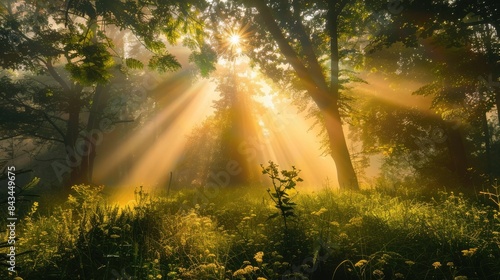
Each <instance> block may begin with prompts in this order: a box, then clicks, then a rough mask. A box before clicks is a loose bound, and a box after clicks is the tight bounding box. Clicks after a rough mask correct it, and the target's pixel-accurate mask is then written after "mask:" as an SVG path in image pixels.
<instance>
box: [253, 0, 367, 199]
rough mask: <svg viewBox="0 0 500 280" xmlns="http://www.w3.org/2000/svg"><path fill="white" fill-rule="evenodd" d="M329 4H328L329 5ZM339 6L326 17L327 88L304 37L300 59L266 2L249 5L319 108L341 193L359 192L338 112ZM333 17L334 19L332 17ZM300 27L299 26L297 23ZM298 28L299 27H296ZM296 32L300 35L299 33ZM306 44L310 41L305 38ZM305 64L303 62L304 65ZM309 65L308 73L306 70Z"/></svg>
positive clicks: (331, 8) (340, 7) (331, 9)
mask: <svg viewBox="0 0 500 280" xmlns="http://www.w3.org/2000/svg"><path fill="white" fill-rule="evenodd" d="M330 2H331V1H330ZM345 3H347V2H343V4H342V5H340V6H339V7H338V9H337V10H336V9H335V8H334V7H333V6H332V7H330V12H329V13H328V15H329V23H328V25H329V26H328V27H329V33H330V36H331V51H332V53H331V54H330V56H331V59H332V60H331V65H332V69H331V79H330V87H328V85H327V84H326V82H325V77H324V76H323V74H322V73H321V71H318V69H321V68H320V67H319V63H318V60H317V58H315V57H314V56H313V52H311V51H310V50H309V51H308V50H307V48H308V47H310V45H309V46H308V44H304V42H303V41H302V40H303V39H304V37H303V36H302V37H301V36H300V35H299V39H301V43H302V47H303V48H304V49H305V52H306V53H305V56H306V58H303V57H300V56H299V55H298V54H297V52H296V51H295V50H294V49H293V48H292V47H291V46H290V44H289V42H288V40H287V39H286V38H285V37H284V35H283V33H282V31H281V29H280V27H279V26H278V24H277V23H276V21H275V20H274V17H273V14H272V12H271V10H270V8H269V7H268V6H267V5H266V3H265V1H263V0H258V1H252V2H251V4H252V5H254V6H255V8H256V9H257V11H258V12H259V15H260V17H261V20H262V22H263V23H264V25H265V26H266V27H267V29H268V30H269V32H270V33H271V35H272V36H273V38H274V40H275V41H276V43H277V44H278V47H279V49H280V51H281V53H282V54H283V55H284V56H285V58H286V60H287V62H288V63H289V64H290V65H291V66H292V68H293V69H294V71H295V73H296V74H297V76H298V78H299V79H300V80H301V82H302V85H303V86H304V87H305V88H306V90H307V93H308V94H309V95H310V96H311V97H312V99H313V100H314V102H315V103H316V104H317V106H318V108H319V109H320V110H321V112H322V114H323V117H324V120H325V129H326V131H327V134H328V137H329V142H330V149H331V156H332V158H333V160H334V161H335V165H336V168H337V176H338V177H337V178H338V182H339V187H340V188H341V189H353V190H358V189H359V184H358V180H357V177H356V172H355V171H354V167H353V165H352V162H351V158H350V155H349V150H348V149H347V143H346V139H345V135H344V131H343V129H342V121H341V117H340V112H339V104H338V97H339V91H340V85H339V79H338V77H339V67H338V63H339V56H338V41H337V39H338V38H337V37H338V34H337V28H336V20H337V15H338V14H339V12H338V11H339V10H342V9H343V5H344V6H345ZM332 16H333V17H332ZM299 24H300V23H299ZM299 28H300V26H299ZM299 32H301V31H300V30H299ZM305 40H309V39H308V38H307V39H305ZM304 60H306V61H305V62H304ZM306 65H308V67H309V69H308V68H307V67H306Z"/></svg>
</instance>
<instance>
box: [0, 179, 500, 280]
mask: <svg viewBox="0 0 500 280" xmlns="http://www.w3.org/2000/svg"><path fill="white" fill-rule="evenodd" d="M102 191H103V188H102V187H89V186H78V187H74V189H73V193H72V194H71V195H70V196H69V197H68V198H67V199H66V201H65V202H63V203H60V204H59V205H42V204H44V203H45V204H46V202H43V201H40V203H37V202H31V203H30V204H29V207H28V208H30V209H28V210H27V211H26V213H25V215H24V217H22V218H20V219H19V220H18V223H17V227H16V235H17V236H16V237H17V238H18V239H17V242H16V252H17V256H16V271H17V275H14V274H10V275H8V270H7V268H3V267H2V268H1V269H2V271H1V272H0V278H1V279H14V277H15V276H18V278H17V279H221V280H224V279H259V280H263V279H455V280H464V279H500V274H499V271H500V233H499V232H500V217H499V212H498V211H499V205H498V204H499V203H500V201H499V199H500V196H499V195H498V191H499V189H495V188H493V189H492V191H493V193H492V194H490V195H489V196H488V195H478V197H476V198H466V197H464V196H463V195H461V194H455V193H452V192H437V191H436V192H435V194H433V195H427V196H425V197H424V196H421V195H419V194H417V192H411V191H408V190H400V191H398V192H392V193H388V192H384V191H380V190H366V191H361V192H337V191H333V190H331V189H328V188H325V189H323V190H320V191H317V192H296V193H293V194H291V196H290V199H291V201H293V202H294V203H295V204H291V205H292V206H291V207H292V208H291V209H288V210H289V212H290V213H293V215H292V214H290V215H287V216H286V227H285V218H284V216H282V215H280V214H281V212H280V209H279V207H278V208H277V207H275V203H274V202H273V201H272V199H271V197H270V196H269V195H268V193H267V192H266V189H264V188H262V187H256V188H252V189H248V188H247V189H243V188H234V189H223V190H222V189H212V190H202V189H198V190H177V191H172V192H171V193H170V194H169V195H168V196H167V195H166V194H157V193H155V194H154V195H152V194H148V193H146V192H145V191H143V190H142V189H137V190H136V191H135V198H136V199H135V202H134V203H133V205H130V206H127V207H119V206H115V205H113V204H111V203H109V202H106V200H105V199H103V196H102ZM495 191H497V192H496V193H495ZM2 208H6V207H2ZM4 222H5V221H4ZM2 228H5V227H4V225H2ZM2 247H4V248H0V249H3V251H2V253H6V252H7V250H8V249H9V248H8V247H6V246H5V244H3V246H2ZM4 263H5V262H4Z"/></svg>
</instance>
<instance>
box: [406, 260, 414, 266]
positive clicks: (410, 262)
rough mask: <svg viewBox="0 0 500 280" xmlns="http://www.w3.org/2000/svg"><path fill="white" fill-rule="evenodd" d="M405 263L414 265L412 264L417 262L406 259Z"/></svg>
mask: <svg viewBox="0 0 500 280" xmlns="http://www.w3.org/2000/svg"><path fill="white" fill-rule="evenodd" d="M405 263H406V264H407V265H409V266H412V265H414V264H415V262H414V261H405Z"/></svg>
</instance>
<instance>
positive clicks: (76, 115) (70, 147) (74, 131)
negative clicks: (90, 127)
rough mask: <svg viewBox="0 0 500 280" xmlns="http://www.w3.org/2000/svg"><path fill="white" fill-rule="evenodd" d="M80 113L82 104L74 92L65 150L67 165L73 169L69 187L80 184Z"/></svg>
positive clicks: (69, 110)
mask: <svg viewBox="0 0 500 280" xmlns="http://www.w3.org/2000/svg"><path fill="white" fill-rule="evenodd" d="M80 111H81V102H80V100H79V97H78V95H77V94H75V93H74V91H73V92H72V94H71V97H70V100H69V104H68V122H67V127H66V138H65V143H64V144H65V148H66V156H67V164H68V165H69V166H70V167H71V174H70V178H69V182H67V184H66V185H67V186H73V185H76V184H79V183H80V182H79V177H80V175H79V173H80V172H79V168H78V166H79V165H80V162H81V155H79V152H78V149H77V146H76V145H77V140H78V135H79V133H80Z"/></svg>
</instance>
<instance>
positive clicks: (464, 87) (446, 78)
mask: <svg viewBox="0 0 500 280" xmlns="http://www.w3.org/2000/svg"><path fill="white" fill-rule="evenodd" d="M367 3H368V5H369V6H370V7H372V8H373V7H377V8H375V10H380V9H381V8H382V7H383V6H382V5H384V3H382V2H380V1H368V2H367ZM399 3H400V4H401V8H402V9H401V10H400V13H398V14H388V13H387V14H386V16H385V17H381V18H382V21H381V22H380V24H381V26H383V28H379V32H378V34H376V36H375V38H374V40H372V42H371V44H370V45H369V46H368V52H369V53H371V54H370V56H371V57H375V59H373V61H377V63H379V64H378V65H375V64H372V67H377V68H379V69H384V68H386V69H387V68H391V67H390V66H389V67H388V66H387V65H388V64H391V63H392V64H393V66H395V67H396V68H397V69H394V67H392V70H389V71H387V73H391V71H392V73H393V74H389V76H390V77H391V78H394V77H396V76H399V78H411V79H412V80H417V81H418V80H419V81H422V82H424V83H425V85H424V86H422V87H421V88H420V89H419V90H417V91H416V92H415V94H418V95H423V96H429V97H430V98H431V99H432V105H431V108H430V109H431V111H432V113H430V115H431V116H432V118H433V119H435V125H434V126H435V127H437V126H439V127H441V128H442V129H443V132H444V133H445V134H444V136H445V139H446V142H445V143H446V146H447V150H448V160H447V161H445V162H447V163H446V164H443V163H442V162H443V161H441V166H447V167H448V170H449V171H451V172H453V173H454V174H455V177H456V178H460V182H458V184H455V185H456V186H461V187H464V188H462V190H470V186H471V184H472V183H474V182H476V183H478V182H481V180H478V179H479V178H478V177H480V176H477V175H481V174H490V175H487V176H491V175H492V174H493V173H492V171H493V170H494V169H495V168H494V167H493V165H494V164H493V162H495V161H494V160H493V158H494V157H495V154H496V151H494V148H493V147H494V146H496V144H495V143H493V139H494V137H492V131H493V130H492V129H491V128H490V125H491V124H493V125H494V124H495V121H494V120H493V119H491V118H489V117H488V116H489V115H491V112H492V111H493V109H494V107H495V103H496V104H497V105H496V109H497V116H498V113H499V112H500V111H499V110H498V109H499V108H500V106H499V104H498V102H499V100H500V99H498V93H499V91H498V89H495V87H494V85H495V84H496V80H497V79H498V78H497V77H498V73H499V72H498V63H497V61H498V58H499V56H498V54H499V48H498V47H499V46H500V45H499V44H498V43H499V41H498V36H497V33H496V32H494V31H493V30H494V27H493V26H495V24H497V22H498V16H496V13H495V12H494V11H495V9H498V4H496V2H494V1H483V3H481V4H484V5H476V3H473V2H471V1H454V2H446V1H445V2H436V1H418V2H415V1H413V2H409V1H399ZM497 26H498V25H497ZM401 44H402V45H403V49H402V48H401V47H400V46H401ZM404 47H406V48H404ZM391 52H392V55H390V58H389V59H387V60H386V61H388V62H389V63H387V62H386V63H384V64H385V65H382V64H381V61H382V60H380V59H376V57H377V56H380V54H381V53H385V55H387V54H388V53H391ZM383 55H384V54H383ZM387 73H386V74H387ZM416 73H417V74H416ZM422 73H425V74H424V75H422ZM429 74H431V75H429ZM486 77H488V78H486ZM488 118H489V119H488ZM497 119H498V117H497ZM496 124H497V125H498V121H496ZM382 133H385V134H386V135H385V136H384V137H386V136H387V132H382ZM401 134H404V133H401ZM401 134H400V135H399V136H401ZM389 135H390V133H389ZM380 136H381V135H380V134H379V136H378V137H380ZM427 139H429V138H427ZM393 140H394V139H393ZM396 142H397V141H396ZM478 143H480V144H478ZM436 163H437V164H439V161H433V164H434V165H436ZM413 164H416V162H414V163H413ZM471 171H472V172H471ZM473 177H475V178H476V179H475V180H472V179H473Z"/></svg>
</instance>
